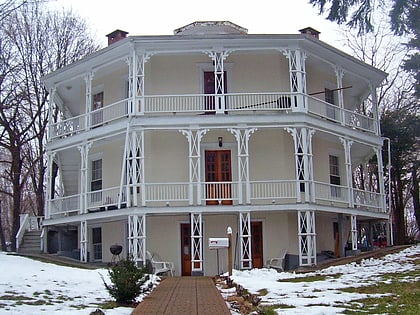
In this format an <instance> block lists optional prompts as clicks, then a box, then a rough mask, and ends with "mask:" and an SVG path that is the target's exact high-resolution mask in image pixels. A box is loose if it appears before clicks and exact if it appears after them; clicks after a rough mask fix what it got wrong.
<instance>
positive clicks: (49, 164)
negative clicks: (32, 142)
mask: <svg viewBox="0 0 420 315" xmlns="http://www.w3.org/2000/svg"><path fill="white" fill-rule="evenodd" d="M55 154H56V152H48V153H47V187H46V192H45V195H46V196H45V197H46V198H45V218H46V219H49V218H50V217H51V199H52V198H53V197H54V196H53V195H52V187H51V186H52V177H53V174H52V172H53V164H54V157H55Z"/></svg>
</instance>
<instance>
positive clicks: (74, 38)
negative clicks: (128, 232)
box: [0, 1, 99, 237]
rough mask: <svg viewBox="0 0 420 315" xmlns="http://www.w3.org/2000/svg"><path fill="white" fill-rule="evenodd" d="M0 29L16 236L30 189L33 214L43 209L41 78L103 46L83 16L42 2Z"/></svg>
mask: <svg viewBox="0 0 420 315" xmlns="http://www.w3.org/2000/svg"><path fill="white" fill-rule="evenodd" d="M0 32H1V34H0V35H1V37H0V38H1V39H2V42H1V45H2V46H3V47H4V48H7V49H1V53H0V55H1V56H0V58H1V59H2V60H5V61H6V62H5V64H4V67H3V63H2V66H1V73H0V79H1V81H0V95H1V103H0V134H1V138H0V147H3V148H4V149H5V150H7V151H8V152H9V155H8V157H9V160H6V161H4V163H3V164H4V165H6V166H7V171H6V176H7V177H8V180H9V182H10V186H11V187H12V191H11V194H12V199H13V205H12V209H9V211H10V213H11V214H12V237H14V235H16V233H17V230H18V228H19V214H20V213H21V209H22V194H23V190H24V189H25V187H26V188H28V189H29V188H30V189H31V191H32V192H33V193H32V194H31V195H32V196H34V201H33V202H29V203H28V204H29V205H31V204H32V205H33V209H32V210H33V212H34V213H35V214H37V215H42V214H43V209H44V189H45V187H44V186H45V185H44V177H45V169H46V168H45V157H44V156H45V142H46V140H45V136H46V126H47V119H48V115H47V107H46V102H47V98H48V91H46V90H45V88H44V87H43V84H42V77H43V76H44V75H46V74H47V73H49V72H51V71H54V70H56V69H58V68H60V67H63V66H65V65H67V64H69V63H72V62H74V61H76V60H78V59H80V58H82V57H84V56H86V55H87V54H90V53H92V52H94V51H95V50H97V49H98V48H99V46H98V45H97V44H96V41H95V40H93V39H92V37H91V36H90V35H89V32H88V29H87V25H86V23H85V22H84V20H83V19H81V18H80V17H78V16H76V15H75V14H74V13H73V12H72V11H64V10H63V11H61V12H49V11H48V10H47V8H46V6H45V5H44V4H43V3H42V1H33V2H30V3H27V4H26V5H25V6H21V7H20V8H19V9H17V10H15V11H13V12H12V13H10V14H9V15H8V16H7V17H5V18H4V19H3V21H2V25H1V27H0ZM6 46H7V47H6ZM3 47H1V48H3ZM25 185H26V186H25ZM4 193H6V192H4ZM9 193H10V192H9ZM4 210H5V209H4ZM26 210H28V209H26Z"/></svg>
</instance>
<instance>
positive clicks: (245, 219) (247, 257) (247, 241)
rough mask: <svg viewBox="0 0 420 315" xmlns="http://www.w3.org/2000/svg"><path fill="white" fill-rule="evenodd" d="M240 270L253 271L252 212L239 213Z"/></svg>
mask: <svg viewBox="0 0 420 315" xmlns="http://www.w3.org/2000/svg"><path fill="white" fill-rule="evenodd" d="M239 239H240V247H239V251H240V252H239V254H240V255H239V268H240V269H241V270H242V269H252V247H251V241H252V235H251V212H239Z"/></svg>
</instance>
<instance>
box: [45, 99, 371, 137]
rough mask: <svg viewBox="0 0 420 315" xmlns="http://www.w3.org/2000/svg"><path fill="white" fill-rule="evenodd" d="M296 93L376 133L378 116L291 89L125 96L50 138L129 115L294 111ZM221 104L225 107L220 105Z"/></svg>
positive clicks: (318, 111) (65, 123)
mask: <svg viewBox="0 0 420 315" xmlns="http://www.w3.org/2000/svg"><path fill="white" fill-rule="evenodd" d="M296 96H304V97H306V98H307V104H308V111H309V113H312V114H315V115H317V116H321V117H323V118H326V119H328V120H330V121H334V122H337V123H341V124H343V125H346V126H349V127H351V128H356V129H361V130H364V131H368V132H376V122H375V119H374V118H371V117H368V116H366V115H362V114H360V113H357V112H353V111H349V110H346V109H342V108H339V107H337V106H335V105H333V104H330V103H327V102H325V101H323V100H320V99H318V98H315V97H313V96H308V95H301V94H299V93H290V92H271V93H269V92H267V93H227V94H224V95H215V94H185V95H145V96H143V97H141V98H138V100H137V101H136V102H134V104H138V106H132V105H133V103H132V102H131V100H129V99H123V100H120V101H118V102H115V103H113V104H110V105H107V106H104V107H102V108H100V109H97V110H94V111H92V112H90V113H86V114H82V115H79V116H75V117H71V118H68V119H64V120H61V121H59V122H57V123H52V124H51V125H50V127H49V128H50V129H49V130H50V131H49V136H50V139H54V138H57V137H68V136H72V135H74V134H77V133H79V132H81V131H85V130H88V129H91V128H95V127H99V126H101V125H104V124H107V123H110V122H112V121H114V120H118V119H120V118H123V117H127V116H128V115H137V114H141V115H173V114H194V113H195V114H206V113H214V112H217V111H219V112H222V113H225V112H241V113H246V112H248V113H249V112H250V113H252V114H254V113H255V112H264V111H276V112H279V113H288V112H292V111H294V110H293V106H292V103H293V102H292V101H294V99H295V98H296ZM220 106H221V107H220Z"/></svg>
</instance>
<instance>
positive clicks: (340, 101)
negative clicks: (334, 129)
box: [334, 66, 346, 126]
mask: <svg viewBox="0 0 420 315" xmlns="http://www.w3.org/2000/svg"><path fill="white" fill-rule="evenodd" d="M334 70H335V75H336V77H337V95H338V107H339V108H340V120H341V124H342V125H343V126H344V125H345V124H346V116H345V113H344V95H343V77H344V70H343V69H342V68H341V67H338V66H336V67H335V68H334Z"/></svg>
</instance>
